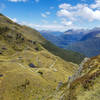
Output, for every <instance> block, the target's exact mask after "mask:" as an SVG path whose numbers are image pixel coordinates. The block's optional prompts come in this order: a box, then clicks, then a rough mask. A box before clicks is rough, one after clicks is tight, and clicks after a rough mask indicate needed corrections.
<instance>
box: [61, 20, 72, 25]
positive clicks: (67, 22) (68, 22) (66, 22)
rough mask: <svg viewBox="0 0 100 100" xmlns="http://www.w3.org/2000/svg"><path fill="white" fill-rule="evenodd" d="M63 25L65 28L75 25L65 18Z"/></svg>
mask: <svg viewBox="0 0 100 100" xmlns="http://www.w3.org/2000/svg"><path fill="white" fill-rule="evenodd" d="M61 23H62V24H63V25H64V26H72V25H73V22H72V21H67V20H66V19H65V18H63V19H61Z"/></svg>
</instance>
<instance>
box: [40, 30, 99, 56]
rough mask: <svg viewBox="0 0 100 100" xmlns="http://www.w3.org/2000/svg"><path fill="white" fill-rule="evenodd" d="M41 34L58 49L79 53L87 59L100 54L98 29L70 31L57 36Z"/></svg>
mask: <svg viewBox="0 0 100 100" xmlns="http://www.w3.org/2000/svg"><path fill="white" fill-rule="evenodd" d="M41 34H42V35H43V36H44V37H45V38H46V39H47V40H49V41H51V42H52V43H54V44H55V45H57V46H58V47H60V48H64V49H67V50H72V51H75V52H79V53H81V54H83V55H85V56H87V57H92V56H96V55H98V54H100V47H99V45H100V28H93V29H77V30H75V29H70V30H67V31H65V32H64V33H63V32H62V33H61V34H60V35H57V36H55V35H54V33H53V32H51V34H50V33H49V34H47V33H41ZM50 35H51V36H50Z"/></svg>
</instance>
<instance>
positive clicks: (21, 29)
mask: <svg viewBox="0 0 100 100" xmlns="http://www.w3.org/2000/svg"><path fill="white" fill-rule="evenodd" d="M0 26H7V27H9V28H10V30H13V31H14V32H15V31H16V33H21V34H22V35H23V36H24V37H26V38H27V39H28V40H32V41H37V42H39V43H40V44H41V45H42V46H43V47H44V48H45V49H47V50H48V51H49V52H51V53H53V54H54V55H56V56H59V57H61V58H62V59H64V60H66V61H70V62H74V63H77V64H79V63H80V62H81V61H82V60H83V58H84V57H85V56H84V55H82V54H80V53H77V52H72V51H69V50H64V49H61V48H58V47H57V46H55V45H54V44H52V43H50V42H49V41H47V40H46V39H44V38H43V37H42V36H41V35H40V33H39V32H37V31H36V30H35V29H32V28H30V27H27V26H20V25H19V24H17V23H14V22H13V21H11V20H10V19H8V18H7V17H4V16H3V15H1V16H0Z"/></svg>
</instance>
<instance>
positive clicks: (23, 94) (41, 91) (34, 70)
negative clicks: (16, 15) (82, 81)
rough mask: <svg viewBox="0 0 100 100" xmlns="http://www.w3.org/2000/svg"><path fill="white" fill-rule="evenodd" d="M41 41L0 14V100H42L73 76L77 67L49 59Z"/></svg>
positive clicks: (32, 30) (34, 31)
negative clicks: (59, 84)
mask: <svg viewBox="0 0 100 100" xmlns="http://www.w3.org/2000/svg"><path fill="white" fill-rule="evenodd" d="M32 34H33V35H32ZM45 41H46V40H45V39H44V38H43V37H42V36H41V35H40V34H39V33H38V32H37V31H36V30H34V29H31V28H29V27H27V26H21V25H19V24H17V23H14V22H13V21H11V20H10V19H8V18H7V17H5V16H3V15H2V14H0V100H43V99H44V100H46V98H47V97H48V96H49V95H51V94H52V93H53V92H55V90H56V87H57V85H58V83H59V82H66V79H67V78H68V76H69V75H72V74H73V73H74V71H75V70H76V68H77V66H78V65H77V64H74V63H71V62H67V61H65V60H63V59H61V58H60V57H58V56H56V55H53V53H51V51H48V50H47V49H46V47H45V48H44V46H42V45H43V44H44V43H45ZM41 44H42V45H41ZM44 45H45V44H44ZM51 45H52V44H51ZM56 52H57V51H56Z"/></svg>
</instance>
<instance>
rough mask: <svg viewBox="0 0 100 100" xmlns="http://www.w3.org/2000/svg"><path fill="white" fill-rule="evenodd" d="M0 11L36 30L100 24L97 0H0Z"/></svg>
mask: <svg viewBox="0 0 100 100" xmlns="http://www.w3.org/2000/svg"><path fill="white" fill-rule="evenodd" d="M0 12H1V13H3V14H4V15H5V16H7V17H9V18H10V19H12V20H13V21H14V22H17V23H20V24H22V25H27V26H30V27H33V28H35V29H37V30H54V31H66V30H68V29H82V28H84V29H91V28H94V27H100V0H0Z"/></svg>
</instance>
